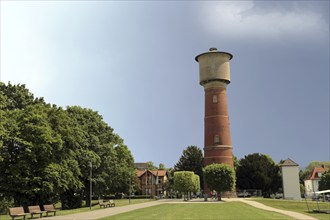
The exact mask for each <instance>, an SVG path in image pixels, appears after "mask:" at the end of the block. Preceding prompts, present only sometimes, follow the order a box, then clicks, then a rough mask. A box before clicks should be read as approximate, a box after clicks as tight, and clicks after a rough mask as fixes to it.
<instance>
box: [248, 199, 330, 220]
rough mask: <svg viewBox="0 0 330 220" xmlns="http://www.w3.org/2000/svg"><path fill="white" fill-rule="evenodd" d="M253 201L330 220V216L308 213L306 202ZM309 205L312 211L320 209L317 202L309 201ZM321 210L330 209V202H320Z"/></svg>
mask: <svg viewBox="0 0 330 220" xmlns="http://www.w3.org/2000/svg"><path fill="white" fill-rule="evenodd" d="M253 200H254V201H257V202H260V203H262V204H264V205H267V206H270V207H274V208H278V209H283V210H289V211H294V212H299V213H302V214H306V215H309V216H313V217H314V218H317V219H321V220H329V219H330V214H325V213H312V212H308V208H307V205H306V202H305V201H304V200H302V201H290V200H282V199H262V198H260V199H259V198H256V199H253ZM307 204H308V206H309V210H310V211H311V210H313V209H318V207H317V203H316V202H312V201H308V202H307ZM319 208H320V209H330V202H319Z"/></svg>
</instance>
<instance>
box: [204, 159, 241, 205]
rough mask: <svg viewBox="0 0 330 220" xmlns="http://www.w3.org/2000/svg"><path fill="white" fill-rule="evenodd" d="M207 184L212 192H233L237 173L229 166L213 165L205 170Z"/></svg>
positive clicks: (219, 193)
mask: <svg viewBox="0 0 330 220" xmlns="http://www.w3.org/2000/svg"><path fill="white" fill-rule="evenodd" d="M204 178H205V182H206V184H207V186H208V188H209V189H210V190H215V191H217V192H218V195H219V197H218V198H219V200H221V192H225V191H231V190H232V189H233V187H234V185H235V171H234V169H233V168H232V167H230V166H229V165H228V164H211V165H208V166H206V167H205V168H204Z"/></svg>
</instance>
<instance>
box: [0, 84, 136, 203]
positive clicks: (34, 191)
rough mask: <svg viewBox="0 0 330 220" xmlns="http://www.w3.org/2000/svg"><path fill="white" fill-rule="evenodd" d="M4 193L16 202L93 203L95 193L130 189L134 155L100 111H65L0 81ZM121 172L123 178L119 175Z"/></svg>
mask: <svg viewBox="0 0 330 220" xmlns="http://www.w3.org/2000/svg"><path fill="white" fill-rule="evenodd" d="M0 116H1V120H0V173H1V175H0V195H1V196H3V197H7V198H14V202H15V205H29V204H33V205H35V204H44V203H50V202H51V203H56V202H57V201H58V200H59V198H61V200H62V208H74V207H80V206H81V204H82V199H83V198H84V197H85V198H86V201H87V205H89V199H88V198H89V196H90V193H91V192H89V181H90V180H91V179H90V176H89V174H90V163H92V169H93V177H92V181H93V189H94V194H96V195H103V194H107V193H110V192H116V190H122V188H121V189H119V187H118V186H121V187H124V188H125V189H126V191H127V190H128V189H127V188H128V186H127V185H128V184H127V182H129V178H132V179H135V178H134V176H133V175H132V172H133V171H132V167H134V159H133V157H132V155H131V153H130V151H129V150H128V148H127V146H125V145H124V144H123V140H122V139H121V138H120V137H119V135H117V134H115V133H113V129H112V128H111V127H110V126H108V125H107V124H106V123H105V122H104V121H103V119H102V116H101V115H99V114H98V113H97V112H95V111H93V110H91V109H86V108H81V107H79V106H73V107H67V109H66V110H63V109H62V108H58V107H56V106H55V105H50V104H46V103H45V102H44V101H43V98H34V96H33V94H32V93H30V92H29V90H28V89H27V88H25V85H11V84H10V83H9V84H8V85H5V84H3V83H1V82H0ZM118 176H120V177H121V178H118Z"/></svg>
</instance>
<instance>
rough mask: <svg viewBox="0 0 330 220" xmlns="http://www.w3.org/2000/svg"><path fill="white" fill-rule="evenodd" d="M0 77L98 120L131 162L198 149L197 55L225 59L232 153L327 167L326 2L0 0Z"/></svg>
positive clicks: (164, 159) (200, 96)
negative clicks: (212, 51)
mask: <svg viewBox="0 0 330 220" xmlns="http://www.w3.org/2000/svg"><path fill="white" fill-rule="evenodd" d="M0 7H1V11H0V12H1V17H0V18H1V30H0V31H1V32H0V37H1V40H0V43H1V45H0V46H1V51H0V52H1V54H0V55H1V63H0V65H1V72H0V81H1V82H4V83H8V82H11V83H12V84H25V85H26V86H27V88H28V89H29V90H30V91H31V92H32V93H33V94H34V95H35V97H44V99H45V101H46V102H48V103H52V104H56V105H58V106H63V107H66V106H73V105H79V106H81V107H85V108H92V109H93V110H95V111H97V112H98V113H99V114H101V115H102V116H103V119H104V121H105V122H106V123H108V124H109V125H110V126H111V127H112V128H113V129H114V132H115V133H117V134H119V136H121V137H122V138H123V139H124V142H125V144H126V145H127V146H128V147H129V149H130V150H131V152H132V154H133V157H134V159H135V162H146V161H153V162H154V164H155V165H158V164H159V163H163V164H165V166H166V167H173V166H174V165H175V164H176V163H177V162H178V160H179V158H180V156H181V155H182V151H183V150H184V149H186V148H187V147H188V146H190V145H196V146H198V147H200V148H201V149H203V147H204V146H203V144H204V90H203V87H202V86H200V85H199V66H198V63H197V62H196V61H195V56H197V55H199V54H201V53H204V52H207V51H208V50H209V48H211V47H216V48H218V50H219V51H225V52H229V53H232V54H233V59H232V60H231V62H230V68H231V83H230V84H229V85H228V87H227V102H228V111H229V117H230V131H231V138H232V145H233V154H234V155H235V156H237V157H238V158H239V159H240V158H244V156H246V155H248V154H252V153H261V154H267V155H269V156H271V157H272V158H273V160H274V161H275V162H279V161H280V160H282V159H287V158H291V159H292V160H293V161H295V162H296V163H298V164H299V165H300V167H304V166H306V165H308V163H309V162H311V161H330V158H329V157H330V156H329V155H330V150H329V148H330V147H329V99H330V98H329V1H228V2H227V1H8V0H1V1H0Z"/></svg>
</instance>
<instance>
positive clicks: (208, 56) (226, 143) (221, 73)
mask: <svg viewBox="0 0 330 220" xmlns="http://www.w3.org/2000/svg"><path fill="white" fill-rule="evenodd" d="M232 58H233V55H231V54H230V53H227V52H221V51H218V50H217V48H210V50H209V52H206V53H202V54H199V55H198V56H196V58H195V60H196V61H197V62H198V63H199V83H200V84H201V85H202V86H203V87H204V91H205V118H204V166H207V165H209V164H212V163H226V164H229V165H230V166H232V167H233V166H234V164H233V154H232V145H231V138H230V126H229V125H230V124H229V116H228V107H227V99H226V88H227V85H228V84H229V83H230V67H229V61H230V60H231V59H232Z"/></svg>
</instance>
